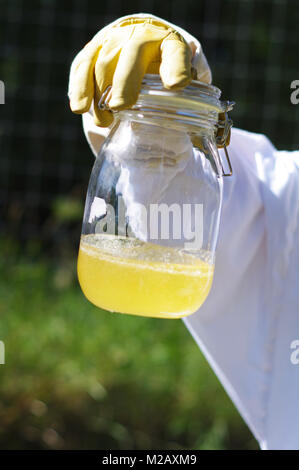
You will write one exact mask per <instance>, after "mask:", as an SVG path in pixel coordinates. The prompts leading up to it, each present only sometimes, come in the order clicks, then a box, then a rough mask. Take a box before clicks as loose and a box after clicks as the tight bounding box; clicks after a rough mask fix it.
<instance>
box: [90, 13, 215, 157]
mask: <svg viewBox="0 0 299 470" xmlns="http://www.w3.org/2000/svg"><path fill="white" fill-rule="evenodd" d="M136 17H138V18H143V17H144V18H145V17H147V18H148V17H150V18H155V19H157V20H159V21H162V22H163V23H165V24H167V25H168V26H170V27H172V28H174V29H175V30H176V31H178V32H179V33H180V34H181V35H182V36H183V38H184V39H185V40H186V42H187V43H188V44H189V46H190V48H191V50H192V56H193V57H192V65H193V67H194V68H195V69H196V71H197V74H198V79H199V80H204V81H206V82H211V80H212V75H211V70H210V67H209V65H208V62H207V60H206V58H205V55H204V54H203V52H202V48H201V44H200V42H199V41H198V40H197V39H196V38H195V37H193V36H191V34H189V33H188V32H187V31H185V30H184V29H182V28H180V27H178V26H176V25H173V24H172V23H169V22H168V21H165V20H163V19H161V18H159V17H157V16H154V15H151V14H148V13H137V14H133V15H127V16H123V17H122V18H118V19H117V20H116V21H114V22H113V23H111V24H112V25H113V24H115V23H118V22H119V21H122V20H124V19H126V18H136ZM108 26H110V25H108ZM82 118H83V129H84V133H85V136H86V139H87V142H88V143H89V145H90V148H91V150H92V152H93V153H94V155H95V156H96V155H97V154H98V152H99V150H100V147H101V145H102V143H103V141H104V139H105V137H106V136H107V135H108V134H109V132H110V127H108V128H103V127H98V126H96V125H95V124H94V122H93V116H92V109H90V110H89V111H88V112H87V113H84V114H83V116H82Z"/></svg>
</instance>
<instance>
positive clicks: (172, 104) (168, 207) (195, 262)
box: [78, 75, 228, 318]
mask: <svg viewBox="0 0 299 470" xmlns="http://www.w3.org/2000/svg"><path fill="white" fill-rule="evenodd" d="M219 98H220V90H219V89H217V88H216V87H214V86H211V85H206V84H204V83H201V82H198V81H193V82H192V83H191V84H190V85H189V86H187V87H186V88H185V89H183V90H179V91H168V90H166V89H164V88H163V86H162V83H161V81H160V79H159V77H158V76H157V75H146V76H145V78H144V80H143V84H142V89H141V92H140V95H139V99H138V101H137V103H136V105H135V106H134V107H133V108H132V109H129V110H125V111H121V112H118V113H115V124H114V126H113V128H112V130H111V132H110V134H109V136H108V137H107V139H106V140H105V142H104V144H103V146H102V147H101V149H100V152H99V154H98V156H97V158H96V161H95V163H94V166H93V170H92V173H91V177H90V182H89V187H88V192H87V198H86V204H85V212H84V219H83V227H82V236H81V242H80V249H79V257H78V278H79V282H80V285H81V288H82V291H83V292H84V294H85V296H86V297H87V299H89V300H90V301H91V302H92V303H93V304H95V305H97V306H98V307H101V308H103V309H106V310H109V311H113V312H120V313H129V314H135V315H143V316H151V317H161V318H180V317H184V316H187V315H190V314H192V313H194V312H195V311H196V310H197V309H198V308H199V307H200V306H201V305H202V303H203V302H204V300H205V299H206V297H207V295H208V293H209V290H210V288H211V284H212V279H213V273H214V263H215V250H216V244H217V238H218V231H219V219H220V211H221V202H222V185H223V181H222V180H223V178H222V176H223V167H222V163H221V161H220V158H219V154H218V150H217V143H216V134H217V130H218V121H219V114H221V113H223V112H225V111H226V110H227V109H228V106H227V103H223V102H221V101H220V99H219Z"/></svg>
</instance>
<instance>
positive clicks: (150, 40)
mask: <svg viewBox="0 0 299 470" xmlns="http://www.w3.org/2000/svg"><path fill="white" fill-rule="evenodd" d="M202 56H203V54H202ZM203 57H204V56H203ZM191 59H192V51H191V47H190V46H189V44H187V42H186V41H185V39H184V38H183V37H182V36H181V34H180V33H178V32H177V31H175V30H174V29H173V28H172V27H171V26H170V25H168V24H166V23H163V22H162V21H161V20H159V19H156V18H147V17H144V18H142V17H131V18H126V19H122V20H120V21H119V22H116V23H112V25H109V26H107V27H105V28H104V29H102V30H100V31H99V32H98V33H97V34H96V35H95V36H94V38H93V39H92V40H91V41H90V42H89V43H88V44H87V45H86V46H85V47H84V49H82V50H81V51H80V52H79V54H78V55H77V56H76V58H75V59H74V61H73V64H72V67H71V73H70V82H69V98H70V106H71V109H72V111H73V112H74V113H79V114H81V113H85V112H87V111H88V110H89V108H90V106H91V103H92V100H93V101H94V121H95V124H96V125H97V126H101V127H107V126H109V125H110V124H111V123H112V121H113V114H112V112H110V111H108V110H100V109H99V107H98V102H99V99H100V97H101V95H102V94H103V92H104V91H105V90H106V88H107V87H108V86H109V85H112V90H111V94H110V100H109V108H110V109H111V110H121V109H124V108H129V107H131V106H132V105H133V104H134V103H135V102H136V100H137V98H138V95H139V91H140V87H141V82H142V78H143V76H144V74H145V73H154V74H158V73H160V76H161V79H162V82H163V85H164V86H165V88H167V89H176V88H180V87H184V86H186V85H188V83H189V82H190V81H191V80H192V70H191ZM204 63H206V62H205V59H204ZM209 73H210V72H209ZM207 76H208V77H210V75H209V74H207ZM193 78H194V77H193ZM208 80H209V78H208Z"/></svg>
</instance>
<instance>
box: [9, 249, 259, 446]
mask: <svg viewBox="0 0 299 470" xmlns="http://www.w3.org/2000/svg"><path fill="white" fill-rule="evenodd" d="M1 247H2V250H1V251H2V256H1V261H0V279H1V282H0V340H2V341H4V342H5V347H6V364H5V365H1V366H0V448H1V449H16V448H18V449H40V448H60V449H126V448H129V449H170V448H172V449H181V448H183V449H226V448H228V449H238V448H243V449H245V448H246V449H247V448H249V449H250V448H256V443H255V441H254V439H253V438H252V436H251V434H250V433H249V431H248V429H247V427H246V426H245V424H244V423H243V422H242V420H241V418H240V417H239V415H238V413H237V412H236V411H235V409H234V407H233V405H232V404H231V402H230V400H229V398H228V397H227V396H226V394H225V392H224V391H223V389H222V387H221V385H220V384H219V382H218V380H217V379H216V377H215V376H214V374H213V372H212V371H211V369H210V368H209V366H208V364H207V363H206V361H205V359H204V358H203V356H202V354H201V352H200V350H199V349H198V347H197V346H196V344H195V343H194V341H193V339H192V338H191V336H190V334H189V333H188V331H187V330H186V328H185V327H184V325H183V323H182V322H181V321H179V320H157V319H148V318H141V317H132V316H128V315H119V314H111V313H108V312H104V311H101V310H99V309H97V308H96V307H94V306H93V305H91V304H90V303H89V302H88V301H87V300H86V299H85V298H84V296H83V294H82V293H81V291H80V288H79V286H78V284H77V281H76V276H75V259H74V258H60V259H58V260H56V261H53V260H52V261H50V260H46V259H43V258H42V256H41V255H40V253H39V251H37V253H35V254H34V250H33V253H31V254H30V255H26V256H25V255H20V253H19V250H17V249H16V247H14V245H13V244H11V243H2V244H1Z"/></svg>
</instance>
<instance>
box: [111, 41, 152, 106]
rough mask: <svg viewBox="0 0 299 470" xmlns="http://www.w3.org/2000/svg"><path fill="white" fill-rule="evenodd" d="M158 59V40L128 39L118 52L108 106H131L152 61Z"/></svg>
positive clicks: (135, 99)
mask: <svg viewBox="0 0 299 470" xmlns="http://www.w3.org/2000/svg"><path fill="white" fill-rule="evenodd" d="M157 60H159V42H158V41H153V42H151V43H150V44H149V43H146V42H144V41H133V40H131V41H129V42H128V43H127V45H125V46H124V48H123V50H122V51H121V53H120V56H119V60H118V63H117V66H116V69H115V73H114V76H113V82H112V95H111V99H110V101H109V107H110V108H111V109H113V110H121V109H125V108H129V107H131V106H133V105H134V104H135V103H136V101H137V98H138V95H139V92H140V88H141V82H142V79H143V77H144V74H145V73H146V70H147V69H148V68H149V65H150V64H151V62H153V61H157Z"/></svg>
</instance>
